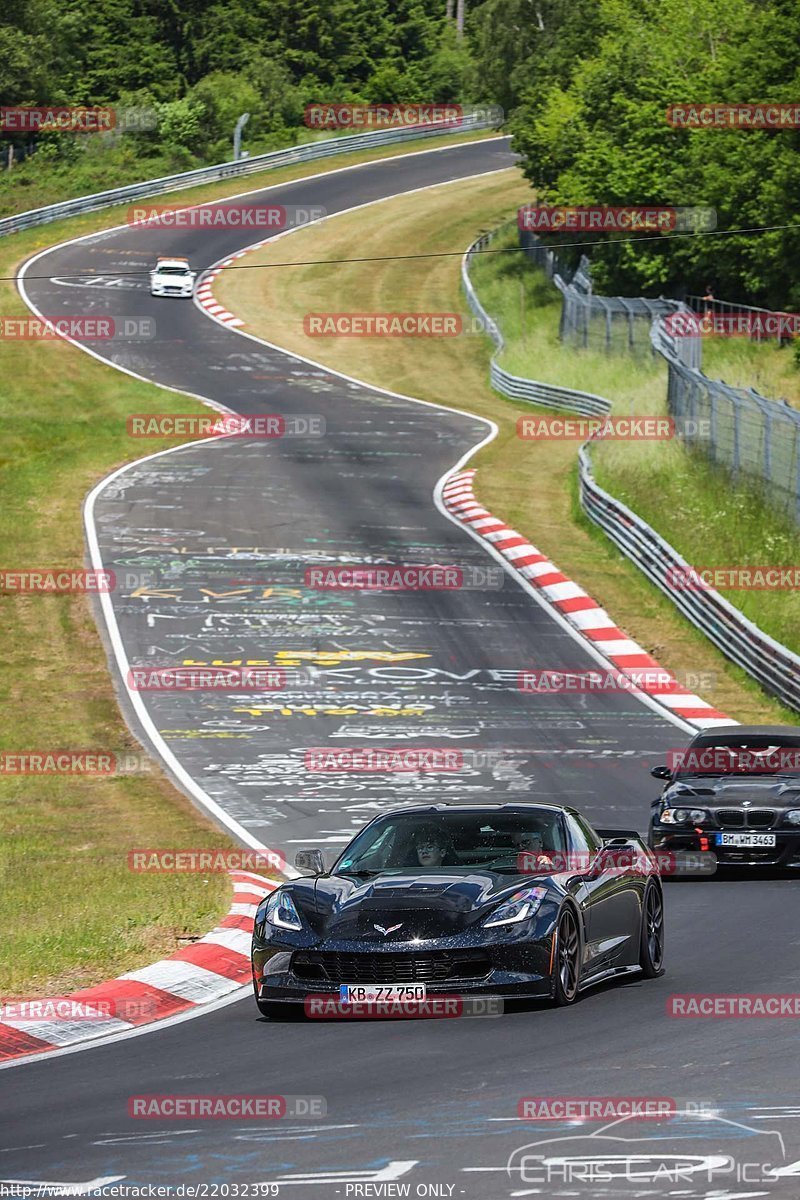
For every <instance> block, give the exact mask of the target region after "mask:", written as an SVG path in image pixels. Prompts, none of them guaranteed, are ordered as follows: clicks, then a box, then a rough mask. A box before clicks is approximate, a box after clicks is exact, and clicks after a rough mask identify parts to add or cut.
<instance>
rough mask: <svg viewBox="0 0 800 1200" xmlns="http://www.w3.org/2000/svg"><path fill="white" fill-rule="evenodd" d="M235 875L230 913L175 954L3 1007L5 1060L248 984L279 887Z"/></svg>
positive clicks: (118, 1029)
mask: <svg viewBox="0 0 800 1200" xmlns="http://www.w3.org/2000/svg"><path fill="white" fill-rule="evenodd" d="M230 874H231V879H232V881H233V893H234V895H233V903H232V904H231V907H230V910H229V911H228V914H227V916H226V917H223V919H222V921H221V922H220V923H219V925H217V927H216V928H215V929H212V930H211V931H210V932H209V933H207V934H206V935H205V936H204V937H202V938H200V939H199V940H198V941H196V942H192V943H191V945H188V946H185V947H184V948H183V949H182V950H177V951H176V952H175V953H174V954H171V955H170V957H169V958H164V959H161V961H160V962H156V963H153V964H152V965H151V966H149V967H141V968H140V969H139V970H138V971H129V972H128V973H127V974H125V975H120V976H119V977H118V978H117V979H110V980H108V981H107V982H105V983H98V984H95V986H94V987H89V988H82V989H81V990H80V991H78V992H71V993H70V995H69V996H58V997H52V998H50V999H37V1000H27V1001H24V1002H23V1001H16V1002H14V1001H9V1002H7V1003H5V1004H0V1062H2V1061H6V1060H8V1059H12V1058H21V1057H23V1056H25V1055H28V1054H41V1053H43V1052H45V1051H48V1050H60V1049H61V1048H62V1047H64V1046H72V1045H75V1044H76V1043H78V1042H86V1041H90V1040H93V1039H95V1038H99V1037H106V1036H107V1035H108V1034H113V1033H124V1032H127V1031H128V1030H131V1029H135V1028H136V1027H137V1026H141V1025H149V1024H151V1023H152V1022H154V1021H162V1020H164V1019H165V1018H166V1017H173V1016H176V1015H177V1014H179V1013H184V1012H187V1011H188V1010H190V1009H193V1008H197V1007H199V1006H201V1005H204V1004H209V1003H211V1001H214V1000H219V999H221V997H223V996H225V995H227V994H229V993H230V992H234V991H236V989H237V988H240V987H242V986H243V985H244V984H247V983H249V982H250V938H251V935H252V931H253V918H254V917H255V913H256V909H257V908H258V905H259V903H260V902H261V900H262V899H263V898H264V896H266V895H267V894H268V893H269V892H271V891H273V890H274V888H276V887H277V886H278V884H277V883H275V882H274V881H273V880H271V879H264V878H263V877H262V876H261V875H255V874H253V873H252V872H251V871H231V872H230Z"/></svg>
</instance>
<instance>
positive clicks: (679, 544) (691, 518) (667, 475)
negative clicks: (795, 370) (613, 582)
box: [472, 231, 800, 651]
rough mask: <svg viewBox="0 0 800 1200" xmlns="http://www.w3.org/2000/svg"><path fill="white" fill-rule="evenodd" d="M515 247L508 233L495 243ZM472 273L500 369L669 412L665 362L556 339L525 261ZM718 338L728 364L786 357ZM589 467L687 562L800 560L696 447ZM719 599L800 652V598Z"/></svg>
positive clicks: (627, 449)
mask: <svg viewBox="0 0 800 1200" xmlns="http://www.w3.org/2000/svg"><path fill="white" fill-rule="evenodd" d="M515 243H516V235H515V233H514V232H512V231H509V232H507V233H504V235H503V237H502V239H498V242H497V244H498V245H513V244H515ZM494 244H495V243H493V245H494ZM472 277H473V282H474V283H475V284H476V286H478V287H479V289H480V295H481V301H482V303H484V304H485V305H486V307H487V308H488V309H489V311H490V312H492V313H493V314H495V313H496V314H497V315H498V316H499V319H500V324H501V327H502V329H503V334H504V336H505V337H506V339H507V343H508V345H507V347H506V350H505V351H504V353H503V355H502V363H503V366H505V367H507V368H508V369H509V370H512V371H514V372H515V373H516V374H520V375H527V376H531V377H533V378H537V379H543V380H546V381H549V382H554V383H555V382H560V383H563V384H565V385H566V386H569V387H578V388H583V389H585V390H587V391H593V392H597V393H599V394H600V395H602V396H607V397H608V398H609V399H611V400H612V403H613V411H614V412H616V413H620V414H626V413H629V412H636V413H637V414H644V413H648V414H652V413H655V414H658V415H666V413H667V407H666V379H667V372H666V365H665V364H664V362H663V360H662V359H661V358H660V357H657V356H652V355H646V356H641V357H633V358H632V357H630V356H627V355H624V354H608V355H607V354H604V353H602V352H598V351H592V350H573V349H567V348H565V347H564V346H563V345H562V344H561V343H560V341H559V339H558V319H559V315H560V312H561V299H560V295H559V293H558V291H557V289H556V288H555V287H554V286H552V285H551V284H550V283H549V282H548V280H547V279H546V277H545V275H544V272H543V271H540V270H537V269H535V268H533V267H531V265H530V263H529V262H528V260H527V259H526V258H525V256H523V255H516V254H508V255H497V256H495V257H492V256H491V255H487V256H486V257H485V258H483V259H481V260H479V261H478V263H477V264H476V267H475V269H474V270H473V273H472ZM523 291H524V293H525V299H524V301H523V300H522V299H521V295H522V293H523ZM522 314H526V315H525V318H524V320H523V316H522ZM716 341H717V342H720V341H722V342H724V344H723V346H722V347H718V350H719V353H720V355H723V357H722V358H721V359H720V361H721V362H723V363H727V364H730V363H731V362H732V361H733V360H740V361H741V363H744V362H746V361H749V360H753V361H758V355H757V354H756V352H757V351H759V350H760V351H762V354H763V357H765V358H768V357H769V356H777V355H780V354H786V353H789V352H788V351H786V352H784V351H778V350H777V349H776V348H775V347H772V346H766V345H762V346H761V347H759V346H757V345H755V344H754V345H752V346H750V345H749V344H747V343H744V344H743V343H739V342H733V341H732V340H731V339H716ZM743 351H746V353H744V354H742V352H743ZM782 361H787V360H785V359H784V360H782ZM706 365H707V364H706ZM726 378H727V377H726ZM592 461H593V464H594V468H595V476H596V478H597V481H598V483H600V485H601V486H602V487H604V488H606V489H607V490H608V491H609V492H611V494H612V495H614V496H616V497H617V498H618V499H620V500H622V501H624V503H625V504H627V505H629V507H631V508H632V509H633V510H634V511H635V512H637V513H638V514H639V515H640V516H641V517H642V518H643V519H644V520H645V521H647V522H648V524H650V525H652V526H653V528H654V529H656V530H657V531H658V532H659V533H660V534H661V535H662V537H664V538H666V539H667V541H668V542H670V543H671V544H672V545H673V546H675V548H676V549H677V550H679V551H680V553H681V554H682V555H683V556H684V557H685V558H686V559H687V560H688V561H689V562H690V563H693V564H695V565H697V566H736V565H744V564H747V565H752V566H765V565H778V566H785V567H788V566H791V565H793V564H795V563H800V530H798V528H797V525H796V524H795V523H794V522H793V521H792V520H791V519H790V518H788V517H786V516H785V515H784V514H782V513H780V512H777V511H776V510H775V509H774V508H772V507H770V505H769V504H768V502H767V501H766V500H765V498H764V496H763V495H762V492H761V489H760V487H759V486H758V485H757V484H755V483H749V484H748V483H747V482H740V483H738V484H734V483H733V482H732V480H731V478H730V476H729V474H728V472H727V471H725V470H724V469H723V468H722V467H718V466H716V465H715V464H713V463H711V462H710V461H709V460H708V459H707V458H706V457H705V456H704V455H703V454H701V453H700V452H699V451H693V450H692V449H691V448H687V447H685V446H684V445H682V444H681V443H680V442H677V441H670V442H614V441H609V442H605V443H603V444H602V445H598V446H597V447H596V448H595V449H594V450H593V453H592ZM601 536H602V535H601ZM722 594H723V595H725V596H726V597H727V599H728V600H730V602H731V603H732V604H734V605H736V607H737V608H739V609H741V611H742V612H743V613H744V614H745V615H746V616H747V617H748V618H749V619H750V620H751V621H754V622H755V623H756V624H757V625H759V626H760V627H761V628H762V629H764V630H765V631H766V632H767V633H769V634H770V635H771V636H772V637H774V638H776V639H777V640H778V641H780V642H782V643H783V644H784V645H787V646H789V647H790V648H791V649H792V650H795V651H797V650H800V633H798V629H799V628H800V593H798V592H795V591H766V590H765V591H742V590H724V589H723V590H722Z"/></svg>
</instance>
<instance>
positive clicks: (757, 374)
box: [703, 337, 800, 408]
mask: <svg viewBox="0 0 800 1200" xmlns="http://www.w3.org/2000/svg"><path fill="white" fill-rule="evenodd" d="M703 371H704V372H705V374H706V375H708V377H709V378H710V379H724V380H725V382H726V383H730V384H732V385H733V386H734V387H741V388H748V387H751V388H755V389H756V391H757V392H761V395H762V396H767V397H769V399H770V400H788V402H789V404H791V405H792V407H793V408H800V367H798V364H797V363H796V362H795V357H794V346H793V345H792V346H789V345H786V346H779V345H778V344H777V342H760V343H759V342H749V341H748V340H747V339H746V338H720V337H714V338H704V339H703Z"/></svg>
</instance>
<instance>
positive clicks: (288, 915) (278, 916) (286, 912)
mask: <svg viewBox="0 0 800 1200" xmlns="http://www.w3.org/2000/svg"><path fill="white" fill-rule="evenodd" d="M259 919H260V921H259ZM265 925H272V926H273V928H275V929H294V930H295V931H297V930H299V929H302V928H303V922H302V921H301V920H300V914H299V912H298V911H297V908H296V906H295V902H294V900H293V899H292V897H291V896H290V894H289V893H288V892H282V891H277V892H273V893H272V895H271V896H270V898H269V899H268V900H267V903H266V905H265V907H264V908H263V909H261V910H259V912H258V913H256V932H257V933H258V934H259V936H260V937H263V936H264V931H265V930H264V927H265Z"/></svg>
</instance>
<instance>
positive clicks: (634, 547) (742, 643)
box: [579, 443, 800, 711]
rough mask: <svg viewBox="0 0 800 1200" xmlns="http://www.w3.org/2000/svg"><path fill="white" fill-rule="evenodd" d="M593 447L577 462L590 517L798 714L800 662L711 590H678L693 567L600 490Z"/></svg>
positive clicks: (708, 634) (586, 446)
mask: <svg viewBox="0 0 800 1200" xmlns="http://www.w3.org/2000/svg"><path fill="white" fill-rule="evenodd" d="M589 447H590V444H589V443H585V444H584V445H583V446H582V447H581V450H580V456H579V477H580V497H581V505H582V507H583V510H584V512H585V513H586V514H587V516H589V517H590V518H591V519H592V520H593V521H594V522H595V524H596V525H599V526H600V528H601V529H602V530H603V531H604V532H605V533H606V534H607V536H608V537H609V538H611V540H612V542H614V544H615V545H616V546H618V547H619V549H620V550H621V551H622V553H623V554H624V555H625V556H626V558H629V559H630V560H631V561H632V562H633V563H635V564H636V566H637V567H638V568H639V570H640V571H642V572H643V573H644V574H645V575H646V576H647V578H648V579H649V580H650V581H651V582H652V583H654V584H655V585H656V587H657V588H659V589H660V590H661V591H662V592H664V594H665V595H666V596H668V597H669V599H670V600H671V601H672V603H673V604H674V605H675V606H676V608H678V609H680V611H681V612H682V613H683V615H684V616H685V617H687V618H688V619H689V620H690V621H691V622H692V624H693V625H696V626H697V628H698V629H699V630H700V631H701V632H702V633H704V634H705V635H706V637H707V638H709V639H710V641H712V642H713V643H714V645H715V646H717V648H718V649H720V650H721V651H722V653H723V654H724V655H725V656H726V658H729V659H731V660H732V661H733V662H735V663H737V664H738V665H739V666H740V667H743V668H744V670H745V671H747V673H748V675H752V676H753V678H754V679H757V680H758V682H759V683H760V684H761V685H762V686H763V687H764V688H766V690H767V691H768V692H771V693H772V694H773V695H774V696H777V697H778V699H779V700H781V701H783V703H784V704H786V705H787V706H788V707H789V708H793V709H795V710H796V711H800V657H798V656H797V655H796V654H793V653H792V651H791V650H789V649H788V648H787V647H786V646H782V645H781V644H780V642H776V641H775V640H774V639H773V638H771V637H769V635H768V634H766V633H764V632H763V631H762V630H760V629H759V628H758V626H757V625H754V624H753V623H752V621H748V619H747V618H746V617H745V616H744V614H743V613H741V612H740V611H739V609H738V608H734V606H733V605H732V604H729V603H728V601H727V600H725V599H724V597H723V596H720V594H719V592H716V591H714V590H713V588H708V589H706V588H705V587H700V588H697V587H683V586H680V584H679V585H678V586H676V585H675V580H676V579H685V578H686V576H687V574H688V573H690V572H691V570H692V568H691V566H690V565H689V563H687V562H686V560H685V559H684V558H681V556H680V554H678V552H677V550H675V549H674V548H673V547H672V546H671V545H670V544H669V542H666V541H664V539H663V538H662V537H661V536H660V535H659V534H657V533H656V531H655V530H654V529H653V528H652V527H651V526H650V525H648V524H647V523H646V522H645V521H643V520H642V519H641V517H638V516H637V515H636V513H635V512H633V511H632V509H630V508H628V507H627V506H626V505H625V504H623V503H622V502H621V501H619V500H615V499H614V497H613V496H611V495H609V493H608V492H606V491H604V490H603V488H601V487H600V485H599V484H598V483H597V481H596V480H595V478H594V475H593V473H592V464H591V459H590V457H589ZM671 574H672V576H673V582H670V575H671Z"/></svg>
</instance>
